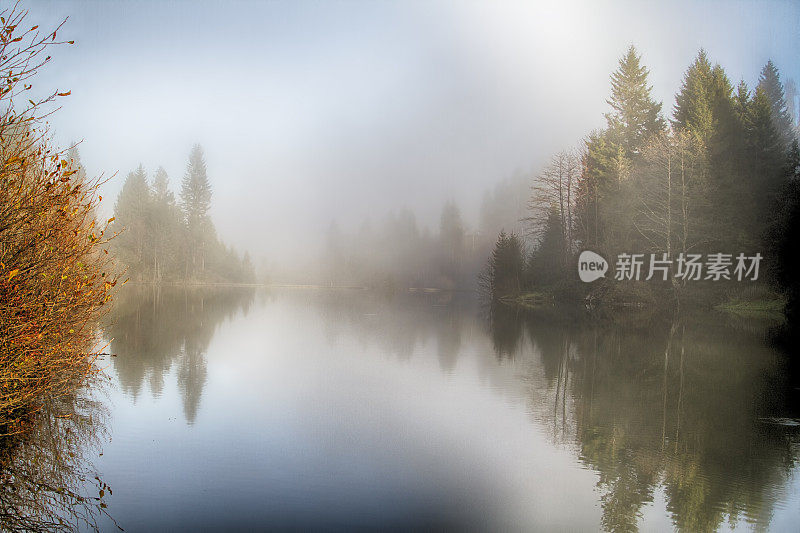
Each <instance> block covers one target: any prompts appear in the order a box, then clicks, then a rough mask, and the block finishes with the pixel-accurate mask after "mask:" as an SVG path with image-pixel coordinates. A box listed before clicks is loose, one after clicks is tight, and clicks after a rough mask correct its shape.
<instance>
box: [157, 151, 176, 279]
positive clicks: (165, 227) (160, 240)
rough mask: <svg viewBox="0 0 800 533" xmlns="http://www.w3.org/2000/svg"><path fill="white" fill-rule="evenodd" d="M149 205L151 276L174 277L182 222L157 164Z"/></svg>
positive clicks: (164, 172)
mask: <svg viewBox="0 0 800 533" xmlns="http://www.w3.org/2000/svg"><path fill="white" fill-rule="evenodd" d="M150 190H151V198H152V206H151V209H150V216H149V220H150V226H151V238H150V247H151V254H152V258H153V280H154V281H159V280H161V279H163V278H164V277H175V276H176V275H177V274H178V272H177V271H178V265H177V254H176V253H175V251H176V250H177V249H178V248H179V247H180V242H181V235H182V233H183V226H182V223H181V219H180V212H179V210H178V208H177V206H176V205H175V195H174V194H173V193H172V191H171V190H170V188H169V176H167V172H166V171H165V170H164V169H163V168H162V167H158V169H157V170H156V174H155V176H154V177H153V183H152V185H151V187H150Z"/></svg>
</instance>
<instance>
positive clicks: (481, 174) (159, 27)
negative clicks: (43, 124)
mask: <svg viewBox="0 0 800 533" xmlns="http://www.w3.org/2000/svg"><path fill="white" fill-rule="evenodd" d="M25 5H26V7H28V8H29V10H30V12H31V13H30V15H29V21H30V22H31V23H39V24H42V25H43V26H45V27H47V26H48V25H50V26H53V25H55V24H56V22H57V21H58V20H59V19H60V18H64V17H66V16H69V21H68V23H67V25H66V26H65V28H64V30H63V31H62V34H61V35H63V37H64V38H66V39H74V40H75V41H76V44H75V45H74V46H72V47H69V48H66V47H65V48H62V49H58V50H56V51H55V52H54V53H53V56H54V60H53V63H52V64H51V65H50V66H48V67H47V69H46V71H45V72H44V73H43V75H42V76H40V78H39V79H38V82H36V83H37V87H36V88H37V89H40V90H42V91H44V90H45V89H48V90H49V89H52V88H58V89H61V90H67V89H71V90H72V96H70V97H68V98H65V99H62V100H61V103H62V106H63V107H62V109H61V111H59V113H58V114H56V115H55V116H54V117H53V118H52V119H51V126H52V129H53V132H54V135H55V138H56V140H57V142H59V143H60V144H62V145H64V144H66V143H68V142H69V141H71V140H83V142H82V145H81V148H80V150H81V155H82V158H83V163H84V165H85V167H86V168H87V170H88V172H89V173H90V174H92V175H97V174H100V173H105V174H106V175H110V174H113V173H114V172H118V175H117V177H116V179H115V180H113V182H112V183H110V184H109V185H108V186H107V187H106V191H105V193H106V196H107V197H109V198H111V200H108V199H107V200H106V201H105V204H106V206H105V207H106V209H107V210H109V211H110V210H111V208H112V202H113V197H115V196H116V192H117V191H118V190H119V188H120V186H121V184H122V181H123V180H124V177H125V175H126V174H127V173H128V172H129V171H130V170H132V169H133V168H134V167H136V166H137V165H138V164H139V163H140V162H141V163H142V164H143V165H144V166H145V168H146V169H147V170H148V172H150V173H152V172H153V171H154V170H155V168H157V167H158V166H159V165H163V166H164V168H165V169H166V170H167V172H168V174H169V176H170V179H171V182H172V186H173V189H174V190H175V191H177V189H178V187H179V183H180V179H181V177H182V176H183V173H184V170H185V165H186V159H187V157H188V153H189V149H190V147H191V145H192V144H193V143H194V142H199V143H201V144H202V145H203V147H204V149H205V151H206V160H207V163H208V171H209V176H210V179H211V182H212V186H213V189H214V207H213V211H212V213H213V215H214V218H215V222H216V224H217V228H218V231H219V233H220V235H221V237H222V238H223V239H224V240H225V241H226V242H229V243H233V244H235V245H236V246H237V248H239V249H240V250H241V249H243V248H249V249H250V250H251V251H252V252H253V253H254V255H255V256H257V257H258V256H270V255H278V254H282V253H284V252H287V251H289V250H290V249H291V248H293V247H292V243H293V242H294V240H295V239H297V238H301V239H303V242H306V243H308V242H318V241H319V240H320V239H321V236H322V235H324V233H325V230H326V229H327V227H328V225H329V223H330V221H331V219H333V218H336V219H337V220H338V221H339V222H340V225H342V226H344V227H345V228H347V227H355V226H357V225H358V224H359V223H360V222H361V220H362V219H363V218H364V217H365V216H368V215H369V216H371V217H372V219H373V222H376V223H377V222H379V221H380V219H381V217H382V216H383V215H384V214H385V213H386V212H387V211H389V210H391V209H399V208H402V207H410V208H412V209H414V210H415V211H417V212H418V215H420V218H421V222H423V223H427V224H430V225H432V226H434V227H435V225H436V223H437V222H436V221H437V220H438V213H439V210H440V208H441V205H442V203H443V202H444V201H445V200H448V199H453V200H456V201H457V202H459V204H460V205H461V206H462V207H463V208H464V210H465V217H466V219H467V221H468V223H470V224H472V225H474V221H475V220H476V218H477V216H476V213H477V208H478V206H479V203H480V198H481V196H482V195H483V192H484V191H485V190H486V189H487V188H489V187H491V186H492V185H493V184H494V183H495V182H496V181H498V180H499V179H502V178H504V177H507V176H508V175H510V174H511V173H512V172H514V171H515V170H518V169H519V170H524V171H534V170H536V169H537V167H538V166H539V165H540V164H541V163H542V162H543V161H544V160H545V159H546V158H547V157H549V155H550V154H551V153H553V152H555V151H557V150H560V149H563V148H568V147H570V146H574V145H576V144H577V143H578V141H579V140H580V139H581V138H582V137H583V136H584V135H586V134H587V133H588V132H589V131H590V130H592V129H593V128H598V127H602V126H603V125H604V119H603V116H602V113H603V112H605V111H607V108H608V106H607V104H606V103H605V100H606V98H607V97H608V94H609V82H608V77H609V74H610V73H611V72H612V71H613V70H614V69H615V68H616V66H617V61H618V59H619V57H620V55H622V53H623V52H624V51H625V49H626V48H627V46H628V45H629V44H635V45H636V46H637V48H638V49H639V51H640V53H642V55H643V60H644V62H645V64H646V65H647V66H648V67H649V68H650V70H651V82H652V83H653V85H654V93H655V96H656V97H657V98H658V99H660V100H662V101H664V103H665V105H664V109H665V111H666V112H667V113H670V112H671V109H672V104H673V99H674V94H675V92H676V91H677V90H678V86H679V84H680V81H681V78H682V74H683V72H684V70H685V69H686V67H687V65H688V64H689V62H690V61H691V60H692V59H693V57H694V56H695V55H696V54H697V51H698V49H699V48H700V47H705V48H706V50H707V51H708V53H709V55H710V57H711V58H712V60H713V61H715V62H719V63H721V64H722V65H723V66H724V67H725V69H726V70H727V72H728V75H729V76H730V77H731V79H732V81H734V83H735V82H737V81H738V80H739V79H742V78H743V79H744V80H745V81H747V83H748V84H749V85H750V86H751V87H752V86H753V85H754V84H755V82H756V80H757V77H758V73H759V71H760V69H761V67H762V66H763V64H764V63H765V62H766V61H767V59H769V58H772V59H773V61H775V63H776V64H777V65H778V67H779V68H780V69H781V73H782V76H783V79H784V80H785V79H786V78H788V77H791V78H794V79H795V80H800V62H798V61H797V59H796V58H797V55H798V51H800V4H798V3H793V2H783V3H782V2H747V3H736V2H704V3H699V4H697V3H692V4H683V3H677V2H663V3H661V4H659V5H654V4H651V3H639V2H635V3H620V2H617V3H613V4H610V3H598V2H587V3H585V4H583V3H568V2H552V3H534V2H488V1H487V2H321V1H315V2H305V3H297V2H270V3H240V2H201V3H194V2H61V1H58V2H50V1H37V2H26V4H25Z"/></svg>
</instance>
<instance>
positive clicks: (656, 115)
mask: <svg viewBox="0 0 800 533" xmlns="http://www.w3.org/2000/svg"><path fill="white" fill-rule="evenodd" d="M648 74H649V71H648V70H647V68H645V67H644V66H643V65H641V57H640V56H639V55H638V54H637V53H636V48H634V47H633V46H631V47H630V48H628V51H627V52H626V54H625V55H624V56H623V57H622V58H621V59H620V60H619V68H618V69H617V71H616V72H614V73H613V74H611V98H609V99H608V100H607V102H608V104H609V105H610V106H611V108H612V109H613V111H612V112H611V113H606V115H605V117H606V121H607V122H608V133H609V136H610V139H611V140H612V141H613V142H615V143H617V144H619V145H621V146H622V147H623V149H624V150H625V154H626V155H627V156H628V157H630V156H632V155H634V154H637V153H639V150H640V149H641V147H642V146H643V145H644V143H646V142H647V139H648V138H649V137H650V136H652V135H654V134H656V133H658V132H660V131H662V130H663V129H664V120H663V119H662V118H661V116H660V113H661V104H660V103H656V102H655V101H654V100H653V98H652V97H651V95H650V93H651V91H652V89H653V88H652V87H651V86H649V85H648V82H647V76H648Z"/></svg>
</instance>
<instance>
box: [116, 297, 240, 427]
mask: <svg viewBox="0 0 800 533" xmlns="http://www.w3.org/2000/svg"><path fill="white" fill-rule="evenodd" d="M254 295H255V291H254V289H252V288H230V287H226V288H216V289H209V288H207V287H206V288H193V287H168V286H167V287H154V286H143V285H131V286H126V287H125V288H124V290H122V291H120V294H119V295H118V297H117V300H116V302H115V305H114V311H113V314H112V315H111V317H110V320H109V325H108V326H107V328H106V335H107V337H109V338H111V339H112V340H111V345H110V350H111V353H112V354H114V355H115V357H113V358H112V360H113V366H114V370H115V371H116V373H117V376H118V378H119V384H120V386H121V387H122V389H123V390H124V391H125V392H126V393H127V394H129V395H131V396H133V397H134V398H135V397H136V396H138V395H139V394H140V392H141V389H142V385H143V383H144V381H145V380H147V382H148V384H149V387H150V391H151V392H152V394H153V395H154V396H155V397H158V396H160V395H161V393H162V391H163V388H164V376H165V375H166V374H168V373H169V371H170V370H171V369H172V367H173V365H175V364H177V380H178V388H179V389H180V391H181V399H182V401H183V413H184V417H185V419H186V421H187V422H188V423H189V424H192V423H194V421H195V418H196V417H197V410H198V407H199V405H200V399H201V397H202V395H203V387H204V386H205V383H206V379H207V377H208V376H207V370H206V351H207V349H208V345H209V343H210V342H211V339H212V337H213V336H214V332H215V330H216V327H217V326H218V325H219V324H220V323H221V322H222V321H223V320H225V319H227V318H230V317H232V316H234V315H235V314H237V313H240V312H241V313H247V311H248V310H249V308H250V305H252V303H253V300H254Z"/></svg>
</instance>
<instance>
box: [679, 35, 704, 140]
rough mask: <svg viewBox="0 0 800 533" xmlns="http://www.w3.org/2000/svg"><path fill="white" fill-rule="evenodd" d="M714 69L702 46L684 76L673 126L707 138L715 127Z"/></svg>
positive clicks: (701, 137) (702, 138)
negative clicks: (713, 99)
mask: <svg viewBox="0 0 800 533" xmlns="http://www.w3.org/2000/svg"><path fill="white" fill-rule="evenodd" d="M711 70H712V67H711V63H710V62H709V60H708V55H707V54H706V51H705V50H703V49H701V50H700V52H699V53H698V54H697V58H696V59H695V60H694V61H693V62H692V64H691V65H689V68H688V69H687V70H686V74H684V76H683V83H682V84H681V88H680V91H679V92H678V94H677V95H676V96H675V106H674V108H673V120H672V123H673V126H675V127H676V128H677V129H684V130H687V131H690V132H692V133H694V134H695V135H696V136H697V137H698V138H699V139H701V140H702V141H704V142H705V141H708V139H709V138H710V137H711V135H712V133H713V131H714V128H715V124H714V114H713V106H712V102H711V94H710V92H711V91H710V85H711V78H712V74H711Z"/></svg>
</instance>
